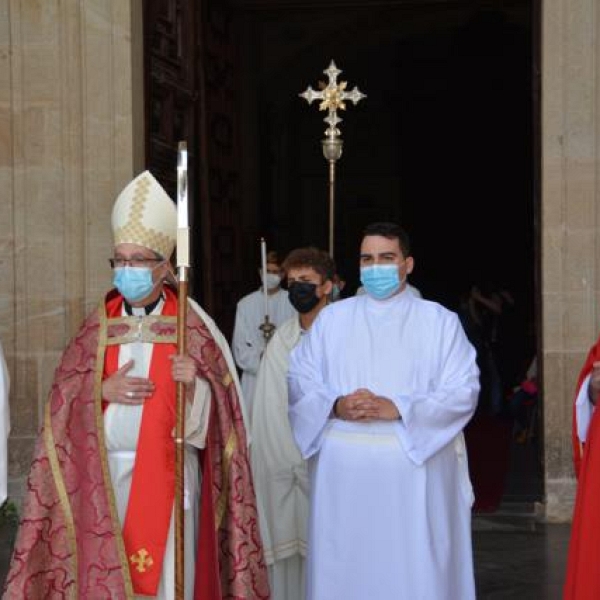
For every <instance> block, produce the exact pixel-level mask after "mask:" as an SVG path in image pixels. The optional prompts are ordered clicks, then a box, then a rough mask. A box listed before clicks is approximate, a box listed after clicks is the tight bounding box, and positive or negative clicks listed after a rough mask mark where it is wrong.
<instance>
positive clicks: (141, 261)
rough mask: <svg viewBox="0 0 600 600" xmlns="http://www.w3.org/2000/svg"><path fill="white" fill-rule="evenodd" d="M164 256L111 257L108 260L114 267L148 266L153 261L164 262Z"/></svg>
mask: <svg viewBox="0 0 600 600" xmlns="http://www.w3.org/2000/svg"><path fill="white" fill-rule="evenodd" d="M162 261H163V259H162V258H146V257H145V256H140V257H137V256H134V257H133V258H120V257H115V258H109V259H108V262H109V264H110V266H111V268H112V269H114V268H116V267H126V266H128V265H129V266H130V267H148V266H150V265H152V264H153V263H157V262H162Z"/></svg>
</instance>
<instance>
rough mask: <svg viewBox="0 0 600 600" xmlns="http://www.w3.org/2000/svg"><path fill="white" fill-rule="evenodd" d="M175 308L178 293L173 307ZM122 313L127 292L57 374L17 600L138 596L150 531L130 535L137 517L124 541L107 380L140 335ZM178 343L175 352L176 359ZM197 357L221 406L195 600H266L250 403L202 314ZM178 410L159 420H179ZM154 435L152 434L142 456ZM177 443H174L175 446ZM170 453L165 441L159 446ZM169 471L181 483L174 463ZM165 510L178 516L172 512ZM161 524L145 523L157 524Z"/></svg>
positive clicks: (19, 546)
mask: <svg viewBox="0 0 600 600" xmlns="http://www.w3.org/2000/svg"><path fill="white" fill-rule="evenodd" d="M173 299H174V294H173V292H171V291H170V290H168V291H167V305H169V304H170V303H171V302H172V301H173ZM120 301H121V300H120V298H119V297H118V295H117V294H116V292H114V291H113V292H111V293H110V294H109V296H108V297H107V300H106V302H102V303H101V306H100V308H99V309H98V310H97V311H95V312H94V313H93V314H92V315H90V316H89V317H88V319H87V320H86V321H85V323H84V324H83V326H82V328H81V330H80V331H79V332H78V334H77V335H76V336H75V338H74V339H73V340H72V341H71V343H70V344H69V346H68V348H67V349H66V350H65V352H64V354H63V357H62V359H61V362H60V365H59V366H58V368H57V370H56V373H55V377H54V382H53V385H52V390H51V392H50V397H49V400H48V402H47V404H46V408H45V416H44V423H43V427H42V429H41V432H40V435H39V437H38V440H37V444H36V448H35V451H34V458H33V462H32V465H31V471H30V474H29V477H28V480H27V492H26V497H25V501H24V507H23V515H22V521H21V524H20V527H19V532H18V535H17V540H16V543H15V548H14V552H13V556H12V561H11V565H10V570H9V573H8V576H7V579H6V584H5V590H4V596H3V598H5V599H10V600H13V599H14V600H17V599H18V600H22V599H23V598H81V599H88V598H111V599H126V598H127V599H129V598H133V596H134V585H133V582H132V577H131V568H130V567H131V565H132V562H131V561H130V560H129V559H130V553H131V552H132V549H133V552H135V550H136V548H137V550H140V548H138V546H139V545H140V544H144V547H146V544H149V543H150V542H148V541H146V537H145V536H146V533H147V532H145V531H143V530H142V529H140V530H139V531H140V532H141V533H140V535H142V538H143V539H142V538H138V537H137V535H138V533H134V534H133V535H132V536H129V534H128V533H127V532H128V522H129V521H130V512H129V510H128V514H127V516H126V523H125V526H124V531H123V532H122V531H121V525H120V524H119V521H118V516H117V511H116V506H115V500H114V495H113V491H112V486H111V481H110V473H109V470H108V461H107V456H106V447H105V443H104V417H103V411H102V398H101V384H102V378H103V374H104V369H105V367H106V368H108V369H110V368H114V365H113V366H112V367H111V365H110V362H111V360H114V359H111V358H110V353H111V352H112V350H109V348H110V347H111V345H115V344H118V343H119V341H120V339H122V338H123V337H124V336H125V337H126V335H127V330H128V322H127V319H121V318H117V319H111V318H110V314H111V313H112V312H113V310H116V308H115V306H116V304H115V303H120ZM117 312H118V311H117ZM167 318H168V317H167ZM145 321H146V320H145ZM147 323H148V328H149V330H150V332H149V335H150V337H151V336H152V335H155V336H158V337H161V336H164V337H165V339H167V338H168V337H169V335H170V329H171V328H172V326H171V324H169V323H168V322H167V323H166V325H165V320H164V319H163V320H161V319H160V318H156V319H154V320H152V319H148V320H147ZM169 343H171V342H166V341H165V348H167V347H168V345H169ZM159 345H162V344H159ZM187 345H188V354H189V355H190V356H191V357H192V358H193V359H194V361H195V362H196V365H197V372H198V376H199V377H201V378H203V379H205V380H206V381H207V382H208V384H209V385H210V388H211V394H212V397H211V398H212V399H211V412H210V417H209V428H208V436H207V447H206V450H205V451H204V452H202V456H201V468H202V491H201V513H200V532H199V536H198V537H199V544H198V556H197V564H196V585H195V588H194V598H195V600H221V599H230V600H234V599H235V600H238V599H239V600H241V599H248V600H250V599H252V600H261V599H265V600H266V599H268V598H269V585H268V580H267V573H266V566H265V562H264V558H263V551H262V543H261V540H260V533H259V528H258V518H257V511H256V499H255V495H254V487H253V483H252V477H251V472H250V466H249V459H248V452H247V444H246V434H245V431H244V426H243V421H242V415H241V409H240V403H239V398H238V396H237V390H236V386H235V383H234V380H233V377H232V375H231V373H230V372H229V368H228V365H227V361H226V360H225V357H224V356H223V353H222V352H221V349H220V347H219V345H218V344H217V343H216V342H215V340H214V338H213V337H212V335H211V333H210V330H209V328H208V327H207V326H206V324H205V323H204V321H203V320H202V319H201V317H200V316H199V315H198V314H197V313H196V312H195V311H194V310H188V316H187ZM155 351H156V347H155V348H154V352H155ZM154 352H153V354H154ZM154 359H155V357H153V362H154ZM151 372H152V366H151ZM163 383H164V382H163ZM159 387H163V386H162V385H161V386H159ZM164 389H166V384H165V388H164ZM163 391H164V390H163ZM169 394H170V392H168V393H167V395H169ZM166 404H167V405H168V398H167V403H166ZM169 410H171V409H168V410H167V411H166V412H165V413H160V415H159V417H158V418H159V419H161V418H170V417H169V416H168V414H167V413H168V411H169ZM144 419H146V414H145V411H144V416H143V419H142V420H144ZM143 429H144V424H142V431H141V433H140V436H141V437H140V445H141V444H143V443H144V441H143V437H144V436H145V433H144V431H143ZM149 431H150V429H149ZM171 431H172V428H171V430H170V431H169V436H170V438H171V439H170V442H169V443H172V442H173V440H172V436H171ZM163 442H164V440H162V439H160V438H159V444H160V445H163ZM164 444H165V445H164V446H163V449H164V448H166V442H164ZM159 460H161V461H162V460H163V459H162V458H160V459H159ZM163 466H164V470H165V471H169V469H170V466H168V465H166V461H164V465H163ZM136 469H137V466H136ZM166 477H167V478H168V477H170V475H169V474H168V473H167V475H166ZM134 478H135V475H134ZM133 485H135V484H132V487H133ZM140 489H142V490H143V487H142V488H140ZM133 495H134V496H135V491H134V492H133ZM165 495H166V496H165V498H163V499H162V500H161V501H160V504H161V505H162V504H164V505H165V506H166V505H167V504H169V503H170V504H171V506H172V501H171V500H170V499H169V497H170V492H165ZM142 500H143V499H142ZM131 501H132V502H137V501H136V500H135V499H134V498H132V499H131ZM132 510H133V509H132ZM142 510H143V509H142ZM160 510H163V511H164V512H166V508H164V507H163V508H161V509H160ZM169 510H170V509H169ZM131 514H133V513H131ZM153 516H154V515H153V514H146V515H144V519H145V522H146V523H148V522H149V521H152V520H153ZM131 518H132V519H134V518H135V519H137V518H138V517H131ZM157 520H158V519H157ZM132 522H133V521H132ZM134 529H135V530H136V531H137V530H138V528H137V527H135V528H134ZM158 529H159V530H160V527H159V528H158ZM132 531H133V530H132ZM148 531H149V532H151V533H150V534H149V535H150V536H151V538H152V540H155V539H159V538H162V533H160V531H159V532H158V533H156V531H155V530H154V528H153V526H152V528H148ZM148 539H149V538H148ZM160 545H162V542H161V541H160V539H159V543H158V546H160ZM146 549H147V550H148V548H146ZM153 552H158V553H160V550H158V551H157V550H153ZM138 556H139V555H138Z"/></svg>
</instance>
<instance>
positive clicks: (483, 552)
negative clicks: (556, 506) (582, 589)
mask: <svg viewBox="0 0 600 600" xmlns="http://www.w3.org/2000/svg"><path fill="white" fill-rule="evenodd" d="M569 532H570V525H547V524H536V523H534V522H530V523H529V524H528V525H527V524H521V525H518V526H515V527H510V526H507V525H501V526H498V525H497V524H496V523H495V522H493V521H487V522H486V520H485V519H483V518H481V517H477V518H476V519H475V522H474V533H473V548H474V555H475V577H476V582H477V598H478V599H479V600H521V599H523V600H560V598H561V597H562V585H563V581H564V575H565V564H566V556H567V549H568V545H569Z"/></svg>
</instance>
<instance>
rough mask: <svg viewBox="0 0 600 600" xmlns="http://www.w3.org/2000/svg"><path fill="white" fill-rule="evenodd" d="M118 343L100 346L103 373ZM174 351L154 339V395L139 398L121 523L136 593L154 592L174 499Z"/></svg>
mask: <svg viewBox="0 0 600 600" xmlns="http://www.w3.org/2000/svg"><path fill="white" fill-rule="evenodd" d="M165 293H166V300H165V304H164V307H163V311H162V314H163V315H176V314H177V298H176V296H175V294H174V293H173V292H172V291H171V290H169V289H168V288H165ZM121 312H122V297H121V296H117V297H115V298H113V299H110V300H109V301H108V303H107V306H106V313H107V316H108V318H109V319H110V318H111V317H113V318H114V317H120V316H121ZM119 347H120V346H119V345H113V346H109V347H108V348H107V350H106V358H105V363H104V376H105V377H108V376H110V375H111V374H112V373H114V372H115V371H117V369H118V358H119ZM176 353H177V347H176V345H174V344H172V343H154V344H153V348H152V359H151V362H150V372H149V375H148V377H149V379H150V380H151V381H153V382H154V385H155V391H154V394H153V395H152V396H151V397H150V398H148V399H147V400H146V401H145V403H144V410H143V413H142V421H141V426H140V433H139V439H138V445H137V449H136V458H135V466H134V470H133V478H132V482H131V490H130V493H129V502H128V505H127V513H126V516H125V522H124V524H123V541H124V543H125V552H126V555H127V560H128V562H129V570H130V573H131V580H132V583H133V589H134V592H135V593H136V594H141V595H145V596H155V595H156V594H157V591H158V586H159V583H160V579H161V575H162V565H163V559H164V554H165V548H166V544H167V536H168V533H169V525H170V523H171V515H172V511H173V503H174V498H175V444H174V441H173V429H174V427H175V401H176V386H175V382H174V381H173V378H172V376H171V368H170V365H171V361H170V360H169V356H171V355H173V354H176Z"/></svg>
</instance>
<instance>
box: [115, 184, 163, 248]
mask: <svg viewBox="0 0 600 600" xmlns="http://www.w3.org/2000/svg"><path fill="white" fill-rule="evenodd" d="M149 192H150V180H149V179H148V178H147V177H142V178H141V179H140V180H139V181H137V182H136V183H135V191H134V193H133V198H132V199H131V204H130V207H129V216H128V218H127V222H126V223H125V225H123V226H122V227H119V228H118V229H116V230H115V233H114V238H115V245H117V244H121V243H131V244H138V245H139V246H144V248H150V249H151V250H154V251H155V252H158V253H159V254H160V255H161V256H164V257H168V256H169V255H170V254H171V250H172V247H173V239H172V238H170V237H169V236H168V235H165V234H164V233H161V232H160V231H157V230H156V229H154V228H152V227H146V226H145V225H144V224H143V222H142V218H143V216H144V212H145V210H146V204H147V202H148V200H149Z"/></svg>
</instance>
